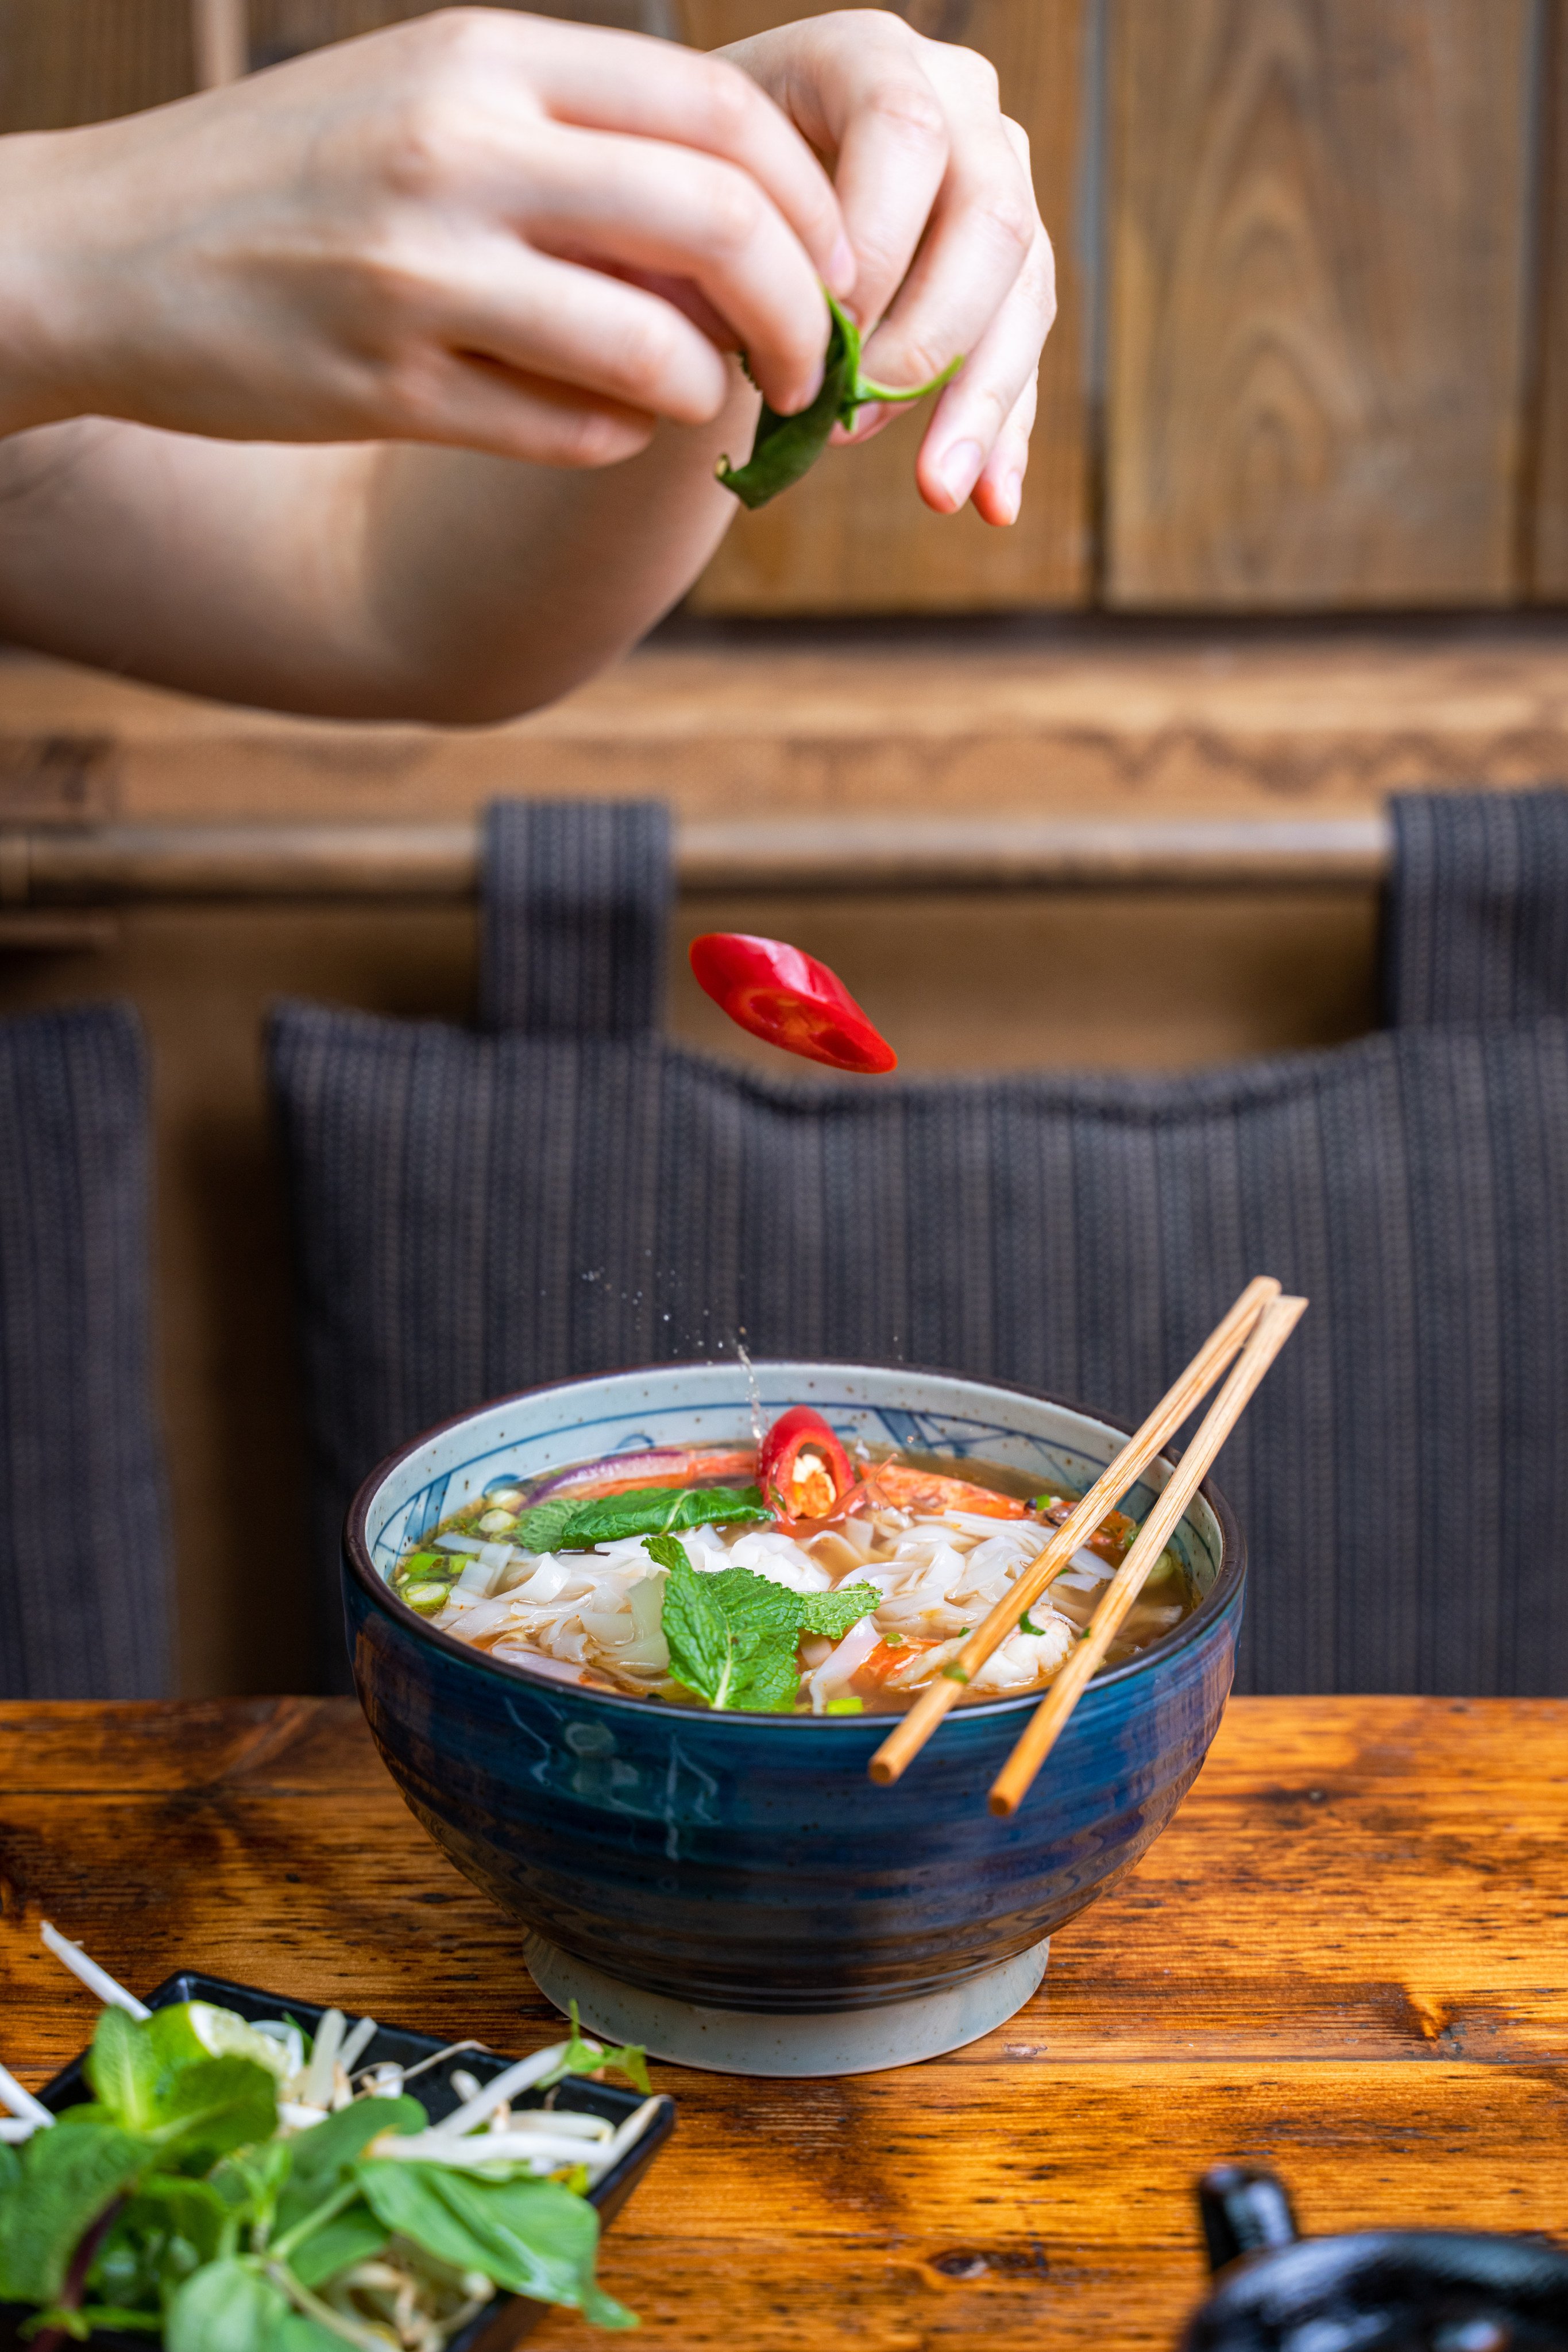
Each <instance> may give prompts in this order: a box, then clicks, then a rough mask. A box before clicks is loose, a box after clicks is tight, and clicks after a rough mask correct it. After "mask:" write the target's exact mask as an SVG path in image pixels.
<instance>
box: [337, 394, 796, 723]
mask: <svg viewBox="0 0 1568 2352" xmlns="http://www.w3.org/2000/svg"><path fill="white" fill-rule="evenodd" d="M756 405H757V404H756V397H755V394H752V392H751V391H750V390H749V388H748V387H746V386H745V385H744V383H742V382H741V381H740V379H739V376H738V375H737V389H736V394H735V396H734V398H733V399H732V400H731V403H730V404H729V406H728V408H727V410H726V412H725V414H724V415H723V416H722V417H721V419H720V420H719V421H718V423H716V424H714V425H708V426H703V427H700V428H691V427H686V428H674V427H668V426H666V427H663V428H661V430H660V431H659V433H658V435H657V436H655V439H654V440H653V442H652V444H651V445H650V446H649V447H648V448H647V450H645V451H644V452H643V454H642V455H641V456H640V457H633V458H630V459H628V460H627V461H626V463H625V464H624V465H621V466H616V467H607V468H605V469H604V470H602V471H595V472H593V473H566V472H562V471H552V470H549V469H546V468H543V467H529V468H519V467H510V466H508V465H506V464H505V463H504V462H503V461H501V460H499V459H494V458H488V457H468V456H466V455H461V454H459V453H457V452H444V451H436V450H429V449H416V448H411V447H408V446H389V447H387V448H386V449H384V450H383V451H382V452H380V453H379V457H378V462H377V467H376V475H375V481H374V489H373V491H372V494H371V496H370V497H369V499H368V500H367V517H368V528H367V538H366V546H365V563H364V580H365V598H366V605H367V610H368V613H369V614H370V621H371V635H372V639H373V641H374V644H375V645H376V646H378V647H380V648H384V649H385V656H386V657H389V658H390V659H391V660H392V662H393V663H394V664H395V675H394V677H393V678H392V680H391V684H392V689H393V691H394V693H395V694H407V693H409V692H410V691H412V692H414V693H415V694H416V697H417V701H418V706H419V711H420V715H422V716H425V717H427V718H433V719H444V720H447V721H448V722H456V723H470V724H471V723H476V722H483V721H485V720H487V719H500V718H504V717H507V716H510V714H511V713H512V712H514V711H517V710H520V709H528V708H532V707H534V706H536V705H538V704H540V703H542V702H547V701H550V700H552V699H553V698H555V697H556V696H558V695H561V694H564V693H567V692H569V691H570V689H571V688H573V687H574V686H576V685H578V684H579V683H580V682H581V681H582V680H583V679H584V677H588V676H590V675H591V674H592V673H593V671H595V669H597V668H599V667H602V665H603V664H604V663H605V662H607V661H610V660H613V659H614V658H615V657H616V656H617V655H619V654H621V653H624V652H625V651H626V649H627V648H628V647H629V646H633V645H635V644H636V643H637V640H638V639H639V638H640V637H642V636H643V635H646V634H647V631H648V629H650V628H651V627H652V626H653V625H654V624H655V622H656V621H658V620H659V619H660V618H662V616H663V615H664V614H666V613H668V611H669V609H670V608H671V606H672V605H674V604H677V603H679V599H680V598H681V597H682V596H683V595H684V594H685V593H686V592H687V590H688V589H689V587H690V586H691V584H692V583H693V581H694V580H695V579H696V578H697V576H698V574H699V573H700V572H701V570H702V568H703V566H704V565H705V564H706V562H708V559H709V557H710V555H711V554H712V552H713V551H714V549H715V548H716V547H717V546H718V544H719V541H720V540H721V538H722V536H723V533H724V531H725V530H726V529H727V527H728V525H729V523H730V522H731V520H732V518H733V516H734V514H735V512H736V510H737V509H736V504H735V500H734V499H733V498H731V495H730V493H729V492H728V491H727V490H724V489H721V488H720V487H719V485H718V483H717V482H716V481H715V479H714V468H715V466H716V465H717V462H718V459H719V457H720V456H721V455H723V454H729V455H733V454H734V453H735V452H736V451H737V450H739V451H742V452H743V451H744V450H746V449H747V448H749V447H750V446H751V440H752V429H753V425H754V422H755V415H756ZM522 476H526V478H520V477H522Z"/></svg>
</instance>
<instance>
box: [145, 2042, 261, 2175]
mask: <svg viewBox="0 0 1568 2352" xmlns="http://www.w3.org/2000/svg"><path fill="white" fill-rule="evenodd" d="M158 2112H159V2116H160V2118H161V2120H160V2121H159V2123H158V2124H157V2125H156V2126H154V2127H153V2130H152V2131H150V2132H149V2134H148V2137H149V2139H150V2140H151V2141H152V2142H153V2144H154V2146H155V2147H157V2150H158V2152H159V2155H160V2157H161V2158H162V2160H163V2163H164V2164H168V2163H170V2161H171V2159H174V2160H177V2161H178V2162H180V2163H183V2164H189V2163H191V2162H192V2161H193V2159H195V2160H198V2161H200V2162H201V2163H202V2164H204V2165H210V2164H214V2163H216V2160H217V2158H219V2157H220V2156H226V2155H227V2154H228V2153H229V2150H230V2149H231V2148H237V2147H248V2146H249V2145H250V2144H251V2142H252V2141H255V2140H269V2139H270V2138H271V2137H272V2135H273V2133H274V2132H275V2131H276V2130H277V2128H278V2078H277V2076H276V2075H275V2074H270V2073H269V2072H268V2069H267V2068H266V2067H265V2066H258V2064H257V2063H256V2062H255V2060H254V2059H253V2058H203V2059H200V2060H198V2061H197V2063H195V2065H194V2066H182V2067H181V2069H180V2071H179V2073H178V2074H175V2075H173V2076H172V2077H166V2078H165V2080H164V2082H163V2084H162V2086H161V2088H160V2092H159V2098H158Z"/></svg>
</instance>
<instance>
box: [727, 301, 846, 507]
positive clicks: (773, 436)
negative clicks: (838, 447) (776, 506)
mask: <svg viewBox="0 0 1568 2352" xmlns="http://www.w3.org/2000/svg"><path fill="white" fill-rule="evenodd" d="M827 307H828V310H829V311H830V312H831V314H832V325H831V327H830V328H829V330H828V336H827V351H826V357H825V359H824V362H823V370H822V389H821V391H820V392H819V393H818V394H817V395H816V399H815V400H814V401H813V402H812V404H811V406H810V407H809V408H803V409H802V410H801V411H800V413H799V415H796V416H781V415H779V414H778V412H777V411H776V409H772V408H770V407H769V406H768V404H767V403H766V402H765V401H764V402H763V413H762V415H760V416H759V417H758V419H757V430H756V434H755V436H754V438H753V439H752V454H751V456H750V457H748V458H747V460H746V462H745V464H744V465H743V466H731V463H730V460H729V459H728V457H721V459H720V461H719V479H720V480H721V482H722V483H723V485H724V488H726V489H727V490H733V492H734V493H735V496H736V497H737V498H738V499H740V501H741V503H742V506H747V507H753V508H754V507H764V506H766V504H767V502H768V500H769V499H775V498H777V496H778V494H779V492H780V491H781V490H787V489H788V488H790V486H791V485H792V483H795V482H798V481H799V480H800V478H801V476H802V475H803V474H808V473H809V472H810V471H811V468H812V467H813V466H815V465H816V461H817V459H818V458H819V457H821V455H822V453H823V451H824V450H825V449H826V446H827V444H828V439H829V436H831V434H832V431H833V428H834V426H835V425H837V424H838V423H839V422H840V420H841V419H842V418H843V416H844V413H845V409H846V406H847V404H848V402H849V399H850V395H851V394H853V392H854V389H855V380H856V377H857V376H858V373H859V372H860V330H859V328H858V326H857V325H856V323H855V321H854V320H853V319H851V318H850V317H849V316H848V314H847V312H846V311H844V310H840V308H839V306H838V304H837V302H836V301H835V300H834V299H833V297H832V295H831V294H830V295H829V296H828V298H827ZM854 413H855V412H854V410H853V408H850V410H849V414H850V415H851V416H853V415H854Z"/></svg>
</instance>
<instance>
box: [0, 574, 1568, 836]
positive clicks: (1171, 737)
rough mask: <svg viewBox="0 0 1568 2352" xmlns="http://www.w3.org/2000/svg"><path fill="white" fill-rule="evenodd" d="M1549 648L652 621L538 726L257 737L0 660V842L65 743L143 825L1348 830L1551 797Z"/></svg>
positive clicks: (254, 720)
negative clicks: (646, 814)
mask: <svg viewBox="0 0 1568 2352" xmlns="http://www.w3.org/2000/svg"><path fill="white" fill-rule="evenodd" d="M1565 653H1568V626H1565V625H1564V624H1563V623H1562V622H1560V621H1558V620H1557V619H1556V618H1555V616H1552V617H1550V618H1549V617H1548V616H1546V615H1544V614H1542V615H1540V616H1534V617H1531V618H1529V619H1521V620H1519V621H1501V620H1499V621H1488V622H1480V621H1437V620H1434V621H1432V622H1430V623H1428V624H1425V625H1412V626H1400V627H1394V626H1384V627H1381V628H1373V627H1372V626H1369V625H1360V626H1358V627H1354V628H1352V627H1349V626H1345V625H1325V626H1323V627H1321V628H1307V627H1302V626H1293V627H1291V628H1289V629H1283V628H1280V629H1275V628H1273V627H1271V626H1268V625H1264V626H1260V627H1258V628H1248V627H1247V626H1245V625H1232V626H1228V627H1227V626H1226V625H1223V624H1219V625H1211V626H1197V625H1187V624H1184V623H1169V624H1161V623H1156V622H1132V621H1121V622H1117V621H1104V622H1100V621H1089V620H1081V621H1061V622H1057V621H1049V620H1043V619H1042V620H1038V621H1028V622H1026V621H1016V622H1014V621H1009V622H1002V621H991V622H983V621H978V620H976V621H972V622H969V623H966V624H963V625H961V626H960V625H954V626H952V627H938V626H936V625H932V624H910V625H902V626H900V627H897V628H893V627H889V628H886V629H883V628H878V627H873V626H870V625H861V627H860V628H858V629H852V630H847V631H843V632H840V631H838V630H837V629H834V628H831V627H824V626H820V625H811V624H802V625H796V626H794V627H791V628H788V629H781V630H779V631H778V632H776V633H774V632H773V631H771V630H769V631H757V632H752V631H751V630H749V629H747V628H745V627H743V626H740V625H724V624H710V625H690V626H688V625H677V626H676V628H675V629H674V631H673V632H672V633H666V634H665V635H662V636H661V637H659V638H658V639H656V640H655V641H654V642H653V643H652V644H650V645H648V646H646V647H644V649H643V650H642V651H641V652H639V653H637V654H635V655H633V656H631V657H630V658H629V659H627V660H626V661H624V662H621V663H618V664H617V665H616V667H614V668H612V669H610V670H609V671H607V672H606V673H605V675H604V676H603V677H599V678H596V679H595V680H594V681H593V682H592V683H591V684H589V685H587V686H585V687H583V688H579V690H578V691H577V692H576V693H575V694H573V695H569V696H568V697H567V698H565V699H564V700H563V701H562V702H559V703H556V704H554V705H553V706H552V708H551V709H545V710H539V711H534V712H532V713H531V714H530V715H529V716H527V717H525V718H523V719H516V720H513V721H511V722H510V723H509V724H507V725H505V726H501V727H492V728H483V729H457V730H447V729H441V728H434V727H414V726H381V725H378V726H363V725H359V724H347V723H334V722H332V721H330V720H321V719H286V718H279V717H275V716H272V715H271V714H269V713H266V712H262V711H254V710H236V709H227V708H225V707H224V706H222V705H220V704H217V703H212V702H202V701H198V700H196V699H195V698H191V697H188V696H185V695H177V694H167V693H162V692H159V691H158V690H157V689H155V688H151V687H144V686H138V685H134V684H132V683H130V682H128V681H126V680H124V679H122V678H113V677H105V676H101V675H99V674H96V673H94V672H91V671H88V670H82V669H76V668H73V667H69V666H68V665H67V664H66V663H63V662H52V661H47V660H43V659H40V658H37V657H34V656H11V657H10V658H6V657H5V656H3V655H0V817H3V814H4V798H5V792H6V790H7V789H9V787H8V785H7V782H6V779H7V777H11V778H15V779H16V780H17V788H18V789H19V790H20V789H22V787H23V781H24V780H25V779H26V777H27V776H28V775H29V774H32V773H34V772H37V771H39V770H40V769H42V768H43V767H45V766H50V767H52V769H54V770H61V771H63V769H64V768H65V767H67V766H68V765H69V764H70V760H69V759H68V757H67V753H68V751H71V747H72V746H76V747H79V749H78V751H74V752H71V757H72V758H74V759H76V761H77V764H80V761H81V759H82V758H88V757H90V763H91V767H92V774H93V793H94V803H93V804H94V808H95V810H96V811H99V812H101V813H102V814H105V815H108V814H118V815H120V816H121V817H124V818H127V819H138V820H143V821H146V822H149V823H151V822H154V821H157V820H163V819H166V820H168V821H170V822H179V821H181V820H187V819H188V820H191V821H195V820H198V819H203V818H208V819H217V818H224V817H232V818H235V819H240V818H262V817H279V818H281V817H289V816H295V817H299V818H301V819H305V820H319V821H322V822H325V821H327V820H329V819H331V820H336V819H341V818H353V817H357V816H363V817H382V818H388V819H391V818H396V817H406V818H408V819H410V820H412V821H416V822H421V821H423V822H428V821H431V820H434V819H436V818H438V817H440V816H442V815H447V814H459V813H460V814H468V813H470V812H471V811H473V810H476V809H478V808H479V807H482V806H483V804H484V803H485V802H486V801H487V800H489V799H491V798H493V797H494V796H495V795H496V794H497V793H552V794H562V795H564V796H568V797H570V796H572V795H574V794H577V793H592V794H606V795H615V794H621V793H629V794H631V795H633V796H640V795H642V794H651V795H655V796H657V797H658V798H661V799H665V800H668V802H669V803H670V804H671V806H672V807H674V808H676V809H677V810H679V812H680V813H681V814H683V815H685V816H689V817H692V818H697V817H704V816H712V817H716V818H741V817H744V816H757V817H762V816H784V815H792V814H793V815H802V816H805V815H810V814H813V813H815V812H816V811H817V810H824V811H831V812H833V813H834V814H839V815H849V814H857V813H863V814H871V813H874V812H878V811H889V812H897V813H898V814H910V815H919V816H937V815H942V814H953V815H962V814H967V813H969V812H972V811H973V812H975V813H979V814H985V815H987V816H1003V815H1007V814H1017V815H1026V814H1036V815H1045V814H1053V815H1060V816H1069V815H1081V816H1086V817H1087V816H1100V817H1113V816H1117V815H1121V814H1126V815H1129V816H1131V815H1135V814H1142V815H1149V816H1153V815H1161V816H1179V815H1193V816H1198V815H1204V816H1237V817H1242V816H1247V815H1249V814H1255V815H1275V816H1280V815H1289V814H1307V813H1309V812H1311V813H1317V814H1325V815H1327V814H1352V813H1356V812H1371V811H1373V810H1375V809H1376V808H1378V807H1379V806H1380V805H1381V803H1382V802H1383V800H1384V797H1385V795H1386V794H1387V793H1391V792H1399V791H1409V790H1418V789H1425V788H1426V787H1429V786H1431V787H1437V788H1441V787H1442V786H1444V785H1450V784H1452V785H1463V786H1474V785H1475V784H1477V783H1485V784H1492V785H1500V786H1507V787H1517V786H1519V785H1523V784H1531V783H1538V782H1544V781H1546V780H1548V779H1551V778H1553V777H1560V776H1562V775H1563V774H1565V773H1568V661H1565V658H1564V656H1565ZM80 747H85V750H82V749H81V748H80ZM26 789H27V790H28V791H31V790H32V789H33V787H32V786H31V785H27V786H26Z"/></svg>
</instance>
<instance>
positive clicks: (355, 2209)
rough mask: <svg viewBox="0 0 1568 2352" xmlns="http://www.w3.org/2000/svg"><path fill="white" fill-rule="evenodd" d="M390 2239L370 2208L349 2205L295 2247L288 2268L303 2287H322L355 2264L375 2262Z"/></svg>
mask: <svg viewBox="0 0 1568 2352" xmlns="http://www.w3.org/2000/svg"><path fill="white" fill-rule="evenodd" d="M387 2236H388V2231H386V2229H385V2228H384V2225H383V2224H382V2223H381V2222H380V2221H377V2220H376V2218H375V2215H374V2213H373V2212H372V2211H371V2210H370V2207H369V2206H368V2205H350V2206H348V2207H346V2208H345V2210H343V2211H342V2213H339V2214H338V2215H337V2216H336V2217H335V2218H334V2219H333V2220H332V2221H327V2222H324V2223H323V2224H322V2226H321V2229H319V2230H315V2231H311V2233H310V2236H309V2237H308V2238H307V2239H305V2240H304V2242H302V2243H301V2244H300V2245H299V2246H297V2247H296V2248H295V2250H294V2252H293V2253H291V2254H290V2255H289V2269H290V2270H291V2271H292V2272H293V2273H294V2275H295V2277H296V2278H297V2279H298V2280H299V2282H300V2285H301V2286H310V2287H315V2286H322V2285H324V2284H326V2282H327V2280H328V2279H330V2278H331V2277H333V2276H334V2275H335V2273H337V2272H339V2271H346V2270H348V2269H349V2268H350V2267H351V2266H352V2265H353V2263H370V2262H374V2260H375V2257H376V2256H377V2254H379V2253H380V2252H382V2251H383V2250H384V2247H385V2244H386V2241H387Z"/></svg>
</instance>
